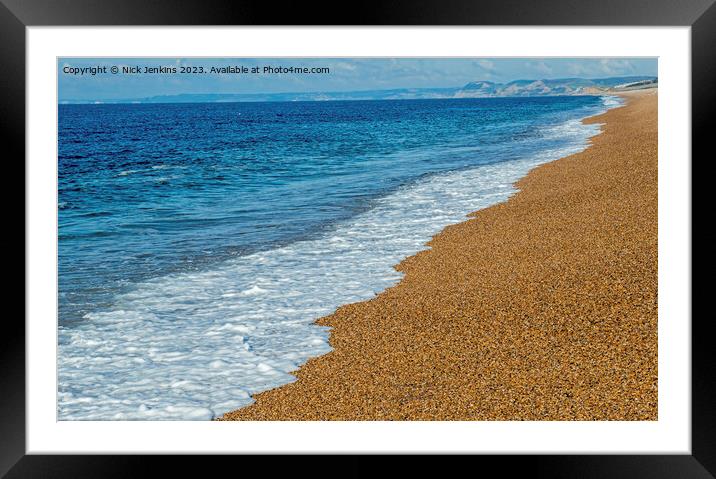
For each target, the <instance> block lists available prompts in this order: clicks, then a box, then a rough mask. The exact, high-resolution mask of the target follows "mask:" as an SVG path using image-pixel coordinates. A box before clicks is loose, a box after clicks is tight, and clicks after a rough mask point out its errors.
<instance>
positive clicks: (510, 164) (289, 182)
mask: <svg viewBox="0 0 716 479" xmlns="http://www.w3.org/2000/svg"><path fill="white" fill-rule="evenodd" d="M619 104H620V100H618V99H617V98H615V97H609V96H556V97H527V98H480V99H477V98H474V99H425V100H377V101H369V100H366V101H323V102H320V101H316V102H264V103H248V102H247V103H193V104H192V103H181V104H179V103H177V104H104V105H103V104H84V105H64V104H63V105H58V125H59V126H58V186H57V187H58V284H59V287H58V289H59V291H58V318H59V320H58V362H57V364H58V397H57V401H58V409H57V414H58V419H59V420H210V419H212V418H215V417H217V416H220V415H221V414H223V413H226V412H228V411H231V410H235V409H238V408H241V407H244V406H247V405H249V404H250V403H251V402H252V401H253V399H252V397H251V395H252V394H255V393H257V392H261V391H265V390H268V389H272V388H275V387H278V386H281V385H283V384H286V383H290V382H292V381H295V380H296V378H295V376H293V375H292V374H290V373H291V372H292V371H295V370H296V369H298V368H299V367H300V366H301V364H303V363H304V362H305V361H306V360H308V359H309V358H311V357H315V356H319V355H322V354H325V353H328V352H329V351H331V347H330V345H329V342H328V339H329V333H330V331H329V330H328V328H325V327H320V326H317V325H315V324H313V322H314V321H315V320H316V319H318V318H320V317H321V316H325V315H327V314H330V313H332V312H333V311H334V310H335V309H336V308H337V307H339V306H340V305H343V304H347V303H352V302H356V301H362V300H366V299H370V298H372V297H374V296H375V295H376V294H378V293H380V292H381V291H383V290H384V289H386V288H388V287H390V286H393V285H395V284H396V283H397V282H398V281H400V278H401V274H400V273H398V272H397V271H396V270H395V269H394V268H393V266H394V265H396V264H397V263H399V262H400V261H401V260H402V259H404V258H405V257H407V256H410V255H412V254H414V253H416V252H418V251H420V250H423V249H426V248H427V246H426V245H425V243H426V242H427V241H429V240H430V238H431V237H432V236H433V235H435V234H436V233H438V232H439V231H440V230H441V229H443V228H444V227H445V226H447V225H450V224H454V223H458V222H462V221H465V220H467V218H466V215H467V214H468V213H470V212H472V211H476V210H479V209H481V208H485V207H488V206H490V205H493V204H495V203H498V202H502V201H505V200H507V199H508V198H509V197H510V196H511V195H513V194H514V193H515V192H516V190H515V188H514V186H513V183H514V182H515V181H516V180H518V179H519V178H521V177H523V176H524V175H525V174H527V172H528V171H529V170H530V169H532V168H534V167H535V166H537V165H540V164H542V163H545V162H549V161H553V160H556V159H558V158H560V157H563V156H566V155H569V154H572V153H576V152H579V151H581V150H583V149H584V148H585V147H587V145H588V139H589V138H590V137H592V136H594V135H596V134H598V133H599V125H596V124H592V125H585V124H583V123H581V121H580V120H581V119H583V118H585V117H588V116H592V115H595V114H598V113H602V112H604V111H606V110H607V109H609V108H611V107H614V106H618V105H619Z"/></svg>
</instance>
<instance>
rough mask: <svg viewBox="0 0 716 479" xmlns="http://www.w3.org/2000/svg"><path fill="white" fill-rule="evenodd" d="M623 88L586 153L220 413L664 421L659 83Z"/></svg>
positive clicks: (406, 268) (566, 161)
mask: <svg viewBox="0 0 716 479" xmlns="http://www.w3.org/2000/svg"><path fill="white" fill-rule="evenodd" d="M621 96H623V97H625V98H626V99H627V105H626V106H623V107H619V108H615V109H612V110H609V111H608V112H607V113H605V114H602V115H598V116H595V117H591V118H588V119H585V120H584V122H585V123H604V126H603V127H602V133H601V134H600V135H598V136H596V137H594V138H592V139H591V140H590V146H589V147H588V148H587V149H586V150H585V151H583V152H580V153H577V154H574V155H570V156H567V157H565V158H562V159H559V160H556V161H553V162H550V163H546V164H544V165H541V166H538V167H537V168H534V169H533V170H532V171H530V172H529V174H528V175H527V176H525V177H523V178H522V179H521V180H519V181H518V182H517V183H516V187H517V188H518V190H519V191H518V193H517V194H515V195H513V196H512V197H511V198H510V199H509V200H508V201H506V202H503V203H499V204H497V205H494V206H491V207H488V208H486V209H483V210H479V211H477V212H474V213H472V214H470V215H469V216H470V219H468V220H467V221H465V222H462V223H459V224H456V225H452V226H448V227H446V228H445V229H444V230H443V231H442V232H440V233H439V234H437V235H436V236H434V237H433V239H432V240H431V241H430V242H429V243H428V245H429V246H431V247H432V248H431V249H428V250H424V251H421V252H419V253H417V254H416V255H414V256H411V257H409V258H406V259H405V260H404V261H402V262H401V263H400V264H399V265H397V266H396V269H397V270H398V271H401V272H403V273H404V277H403V279H402V280H401V281H400V282H399V283H398V284H397V285H396V286H393V287H391V288H389V289H387V290H385V291H384V292H382V293H380V294H379V295H377V296H376V297H375V298H373V299H371V300H368V301H364V302H360V303H353V304H349V305H345V306H342V307H340V308H339V309H338V310H337V311H336V312H335V313H334V314H332V315H329V316H325V317H323V318H320V319H319V320H317V321H316V323H317V324H319V325H322V326H330V327H331V328H332V330H331V335H330V344H331V345H332V347H333V351H331V352H330V353H328V354H325V355H323V356H319V357H316V358H313V359H310V360H309V361H308V362H307V363H306V364H304V365H303V366H302V367H301V368H300V369H299V370H297V371H296V372H295V375H296V376H297V377H298V380H297V381H295V382H293V383H289V384H286V385H284V386H281V387H278V388H275V389H272V390H269V391H265V392H262V393H259V394H256V395H255V396H254V398H255V399H256V402H255V403H254V404H252V405H249V406H247V407H245V408H242V409H239V410H236V411H233V412H230V413H227V414H225V415H224V416H222V417H221V418H219V420H388V419H393V420H656V419H657V336H656V335H657V310H656V306H657V304H656V302H657V301H656V300H657V256H656V255H657V248H656V245H657V210H656V207H657V168H656V166H657V158H656V147H657V126H656V117H657V111H656V103H657V102H656V99H657V90H641V91H635V92H629V93H623V94H621ZM337 286H338V287H339V286H340V285H337Z"/></svg>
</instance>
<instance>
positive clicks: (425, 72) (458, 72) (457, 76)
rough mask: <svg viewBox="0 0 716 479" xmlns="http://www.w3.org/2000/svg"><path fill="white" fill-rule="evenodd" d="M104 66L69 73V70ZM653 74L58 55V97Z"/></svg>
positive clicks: (567, 61)
mask: <svg viewBox="0 0 716 479" xmlns="http://www.w3.org/2000/svg"><path fill="white" fill-rule="evenodd" d="M126 65H137V66H140V67H144V66H146V65H149V66H165V67H169V66H173V67H177V66H204V67H205V68H209V67H211V66H217V67H221V66H229V65H241V66H246V67H248V68H251V67H256V66H258V67H259V68H262V67H263V66H283V67H290V66H300V67H308V68H311V67H328V68H329V69H330V73H329V74H250V73H249V74H209V73H207V74H203V75H192V74H180V73H176V74H161V73H157V74H121V73H119V74H112V73H111V71H110V68H111V67H112V66H118V67H120V68H121V67H122V66H126ZM90 66H104V67H107V73H98V74H96V75H90V74H84V75H73V74H69V73H66V72H65V71H66V70H67V68H66V67H72V68H82V67H90ZM629 75H653V76H656V75H657V59H656V58H359V59H347V58H283V59H280V58H250V59H243V58H232V59H223V58H188V59H187V58H154V59H147V58H142V59H127V58H109V59H108V58H60V59H58V88H59V90H58V95H59V100H60V101H66V100H117V99H133V98H145V97H150V96H155V95H177V94H182V93H285V92H316V91H355V90H382V89H393V88H438V87H458V86H462V85H464V84H466V83H468V82H470V81H476V80H490V81H494V82H508V81H511V80H518V79H547V78H568V77H580V78H604V77H614V76H629Z"/></svg>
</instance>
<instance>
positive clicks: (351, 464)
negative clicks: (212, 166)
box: [0, 0, 716, 478]
mask: <svg viewBox="0 0 716 479" xmlns="http://www.w3.org/2000/svg"><path fill="white" fill-rule="evenodd" d="M715 1H716V0H683V1H680V2H674V1H673V0H628V1H626V0H602V1H600V2H596V1H594V0H588V1H586V0H543V1H540V2H535V1H531V0H490V1H484V2H477V1H471V0H421V1H420V0H415V1H408V0H401V1H393V2H385V4H381V3H380V2H361V3H360V4H356V5H355V8H350V5H346V4H344V7H343V9H340V8H338V5H337V4H336V5H334V6H333V7H324V6H322V5H319V4H318V3H316V4H313V5H308V4H305V3H303V2H295V3H290V4H289V3H288V2H287V4H286V5H276V4H275V3H274V2H247V1H245V0H239V1H226V0H222V1H212V2H207V1H201V0H174V1H172V0H154V1H151V2H149V1H146V0H124V1H121V2H120V1H117V2H109V1H105V2H100V1H93V0H74V1H72V0H0V34H1V37H0V88H1V90H0V91H1V92H2V93H1V95H0V125H1V127H2V128H1V129H2V131H3V133H5V135H4V136H5V137H6V140H5V143H4V145H3V146H4V148H3V150H4V154H3V155H2V156H3V157H4V158H5V160H6V165H7V167H10V166H11V165H12V164H14V165H15V167H17V165H19V164H20V161H19V158H24V157H25V134H24V131H25V81H26V78H25V53H26V50H25V47H26V40H25V38H26V37H25V33H26V27H28V26H53V25H56V26H82V25H93V26H95V25H96V26H104V25H107V26H109V25H129V26H134V25H294V24H299V25H300V24H303V25H346V26H348V25H454V26H458V25H544V26H556V25H574V26H594V25H605V26H615V25H624V26H690V27H691V48H692V51H691V67H692V72H691V75H692V152H693V153H692V159H691V165H692V169H693V166H694V165H697V164H699V169H700V170H701V169H702V167H703V164H708V162H709V160H710V158H709V157H707V149H706V148H707V145H708V141H709V140H708V138H709V136H710V135H709V133H710V131H711V128H710V127H711V126H712V123H713V122H712V121H710V120H711V118H713V116H714V114H715V113H716V111H715V108H714V105H715V104H716V102H715V101H714V100H715V99H716V5H715V4H714V2H715ZM708 156H712V155H708ZM693 158H698V159H699V161H694V160H693ZM18 173H19V172H18ZM23 175H24V170H23ZM13 177H14V178H17V177H18V176H15V175H13ZM8 178H9V176H8ZM692 178H693V179H694V180H696V181H697V182H698V181H706V180H705V179H704V175H703V174H702V175H699V176H694V175H693V174H692ZM10 182H12V181H9V182H8V183H10ZM15 182H19V181H18V180H17V179H15ZM704 189H705V188H698V187H697V184H696V183H693V182H692V204H693V213H692V225H693V218H694V217H695V214H696V212H697V211H699V210H700V208H705V207H708V206H702V205H708V203H706V202H705V201H706V200H705V199H704V200H703V201H696V198H695V193H696V192H697V191H704ZM706 191H708V189H706ZM3 194H4V195H5V196H6V198H5V202H4V204H5V205H13V206H11V207H10V208H11V209H13V211H14V212H16V213H17V214H20V210H19V208H17V207H16V206H14V205H16V204H17V202H18V200H17V198H18V196H17V195H18V193H17V192H14V191H12V188H7V187H6V188H5V189H3ZM702 194H703V193H702ZM11 195H12V196H11ZM23 214H24V209H23ZM23 222H24V216H23ZM23 231H24V230H23ZM696 231H697V230H696V229H695V227H694V226H692V231H691V235H692V236H691V237H692V255H693V251H694V250H695V249H698V251H699V253H700V254H701V257H700V260H699V263H698V264H697V265H696V268H694V270H702V271H705V270H706V268H709V267H710V266H712V265H713V255H714V253H713V252H712V251H713V248H705V247H704V248H700V247H699V245H698V242H697V241H696V238H699V239H700V240H701V241H708V240H709V239H712V240H714V239H716V236H715V235H714V233H708V234H705V235H703V236H696V235H695V233H696ZM8 236H11V235H10V234H7V235H6V237H8ZM23 239H24V240H25V241H27V239H28V238H26V237H25V233H23ZM8 246H9V244H8ZM8 250H9V248H8ZM23 250H24V251H25V258H26V254H27V252H26V250H25V249H24V243H23ZM6 254H7V253H6ZM26 259H27V258H26ZM692 271H693V270H692ZM24 277H25V273H23V278H24ZM692 283H693V286H692V287H693V289H692V302H693V299H694V296H695V295H694V292H695V291H696V288H698V287H700V288H705V287H707V286H708V281H707V282H706V284H702V283H696V282H692ZM15 284H16V285H17V286H15V287H17V288H18V289H19V287H20V286H19V281H16V282H15ZM22 284H23V291H24V285H25V283H24V281H23V283H22ZM8 296H9V295H8ZM23 310H24V305H23ZM694 311H695V310H694ZM691 319H692V325H691V330H692V381H691V384H692V423H691V433H692V443H691V444H692V448H691V450H692V454H691V455H644V456H629V455H619V456H596V455H574V456H571V455H570V456H536V455H535V456H517V457H513V458H505V457H501V456H480V457H477V458H476V457H463V458H458V459H456V460H451V461H450V465H451V467H450V468H451V469H452V468H453V467H461V468H462V467H467V468H476V467H479V468H480V469H482V468H483V467H488V466H493V465H494V466H497V467H498V468H499V470H500V471H501V472H500V475H509V474H510V473H517V474H520V475H522V474H530V475H537V476H543V475H544V476H547V477H552V478H558V477H570V478H574V477H610V478H619V477H625V478H626V477H628V478H637V477H648V478H661V477H665V478H666V477H683V478H692V477H693V478H701V477H704V478H706V477H714V476H716V408H715V407H714V405H716V392H715V391H716V390H715V388H714V385H715V383H716V374H714V372H713V371H714V370H715V368H716V360H715V358H716V354H715V352H714V351H715V349H714V347H713V345H712V337H711V335H709V334H708V332H709V323H710V320H709V319H708V318H707V317H705V316H704V315H697V314H695V313H693V314H692V318H691ZM0 338H1V339H0V342H1V344H2V349H0V357H1V360H2V363H1V364H2V367H1V368H0V428H1V430H2V432H1V433H0V475H5V476H6V477H8V478H10V477H12V478H15V477H134V476H137V475H145V474H152V475H155V474H159V472H158V471H160V470H162V471H163V470H166V468H167V467H170V466H169V464H168V463H171V465H173V467H180V468H182V469H183V471H184V472H189V473H191V472H194V471H195V472H196V473H199V472H200V471H204V472H207V471H206V469H205V468H206V465H207V464H208V463H210V464H212V465H213V464H216V461H217V460H219V462H220V463H221V462H222V461H223V462H225V463H226V465H228V466H229V467H232V463H230V462H229V461H232V462H233V461H236V459H234V458H230V457H224V458H219V459H212V460H211V461H201V462H202V463H204V466H201V465H199V464H197V461H193V460H192V458H188V457H172V458H167V457H132V456H37V455H26V454H25V451H26V448H25V326H24V323H23V322H22V321H21V320H20V318H19V314H15V313H10V314H6V315H5V317H4V321H3V334H1V335H0ZM334 459H338V460H339V461H340V464H341V467H342V471H343V473H342V474H341V475H344V476H350V475H353V476H356V475H359V474H361V473H371V474H372V472H374V466H373V465H372V464H371V463H370V461H369V459H368V458H366V457H356V456H352V457H349V458H334ZM424 459H425V458H420V457H412V458H410V460H409V461H403V464H401V466H400V468H401V471H402V473H401V475H403V474H405V475H407V474H410V473H413V472H418V471H422V472H426V471H427V469H426V464H425V460H424ZM263 461H266V458H263ZM303 461H304V459H303V458H295V457H294V458H291V461H289V462H281V461H271V472H272V473H287V474H288V473H290V472H288V471H290V470H295V469H301V467H302V464H303ZM408 463H409V464H408ZM220 465H221V464H220ZM234 467H236V466H235V465H234ZM240 467H241V468H242V469H244V468H245V459H242V465H241V466H240ZM441 469H442V472H443V473H444V472H447V470H446V469H445V468H444V466H441ZM468 470H469V469H468ZM484 470H485V471H487V470H489V469H484Z"/></svg>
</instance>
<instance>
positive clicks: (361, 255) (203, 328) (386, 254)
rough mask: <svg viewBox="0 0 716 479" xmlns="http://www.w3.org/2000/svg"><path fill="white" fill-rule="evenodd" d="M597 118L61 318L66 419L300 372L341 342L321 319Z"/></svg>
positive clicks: (214, 410)
mask: <svg viewBox="0 0 716 479" xmlns="http://www.w3.org/2000/svg"><path fill="white" fill-rule="evenodd" d="M598 130H599V127H598V126H597V125H582V124H581V123H580V122H579V121H570V122H567V123H565V124H563V125H560V126H559V127H557V128H554V129H552V130H550V131H548V132H547V133H548V134H554V135H559V136H560V137H563V138H568V139H570V140H571V141H570V143H571V146H569V147H567V148H562V149H559V150H556V149H555V150H552V151H545V152H542V153H539V154H536V155H535V156H533V157H531V158H526V159H522V160H516V161H510V162H504V163H498V164H493V165H486V166H480V167H477V168H473V169H470V170H463V171H457V172H451V173H447V174H440V175H435V176H431V177H428V178H426V179H423V180H421V181H419V182H417V183H415V184H412V185H409V186H406V187H403V188H400V189H399V190H397V191H395V192H394V193H392V194H390V195H389V196H386V197H383V198H380V199H378V200H376V201H375V204H374V205H373V207H372V208H371V209H370V210H369V211H367V212H365V213H362V214H360V215H358V216H356V217H354V218H352V219H351V220H350V221H349V222H347V223H344V224H341V225H338V226H337V227H335V229H333V230H332V231H329V232H327V233H326V235H325V237H323V238H318V239H313V240H307V241H300V242H296V243H293V244H290V245H288V246H285V247H281V248H278V249H274V250H270V251H264V252H259V253H255V254H251V255H248V256H243V257H238V258H234V259H231V260H229V261H227V262H226V263H223V264H222V265H221V266H220V267H218V268H215V269H213V270H211V271H205V272H191V273H183V274H172V275H170V276H165V277H161V278H157V279H154V280H150V281H146V282H143V283H141V284H137V285H136V288H134V289H133V290H132V291H131V292H129V293H126V294H123V295H121V296H119V297H117V298H116V299H115V304H114V307H113V308H112V309H111V310H108V311H102V312H94V313H91V314H88V315H87V316H86V320H85V321H84V322H82V323H81V324H79V325H73V326H72V327H71V328H64V327H61V328H60V330H59V384H60V387H59V392H58V412H59V418H60V419H61V420H69V419H87V420H96V419H110V420H111V419H140V420H150V419H151V420H154V419H182V420H207V419H211V418H213V417H216V416H218V415H221V414H223V413H225V412H227V411H231V410H234V409H238V408H240V407H243V406H246V405H248V404H250V403H251V402H252V399H251V397H250V396H249V395H250V394H254V393H256V392H260V391H264V390H267V389H271V388H274V387H277V386H280V385H283V384H286V383H289V382H292V381H294V380H295V377H294V376H293V375H291V374H289V373H290V372H291V371H294V370H296V369H297V368H298V367H299V366H300V365H301V364H303V363H304V362H305V361H306V360H307V359H309V358H310V357H314V356H319V355H321V354H325V353H327V352H329V351H330V350H331V348H330V346H329V345H328V334H329V331H328V330H327V328H324V327H320V326H317V325H315V324H312V323H313V321H314V320H315V319H317V318H319V317H321V316H324V315H327V314H330V313H331V312H333V311H334V310H335V309H336V308H337V307H338V306H340V305H342V304H346V303H351V302H355V301H361V300H366V299H369V298H371V297H373V296H374V295H375V294H376V293H379V292H381V291H382V290H384V289H386V288H387V287H390V286H392V285H395V284H396V283H397V282H398V281H399V280H400V277H401V275H400V273H398V272H396V271H395V269H393V266H394V265H395V264H397V263H399V262H400V261H401V260H402V259H404V258H405V257H407V256H409V255H411V254H414V253H416V252H418V251H420V250H422V249H425V248H426V247H425V243H426V242H427V241H428V240H429V239H430V237H431V236H432V235H434V234H436V233H438V232H439V231H440V230H441V229H443V228H444V227H445V226H447V225H449V224H453V223H458V222H461V221H464V220H465V219H466V214H467V213H469V212H472V211H475V210H478V209H481V208H485V207H487V206H490V205H493V204H495V203H498V202H501V201H505V200H506V199H507V198H508V197H509V196H510V195H511V194H513V193H514V192H515V189H514V188H513V186H512V184H513V183H514V182H515V181H516V180H518V179H519V178H521V177H523V176H524V175H525V174H526V173H527V172H528V171H529V170H530V169H532V168H534V167H535V166H537V165H539V164H541V163H545V162H547V161H552V160H555V159H557V158H560V157H562V156H565V155H568V154H571V153H576V152H578V151H581V150H582V149H584V147H585V146H586V144H587V138H588V137H590V136H592V135H594V134H596V133H597V132H598ZM277 214H281V213H280V212H277Z"/></svg>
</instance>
